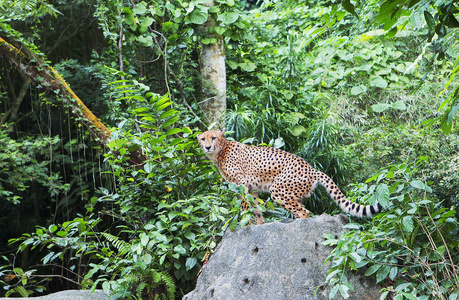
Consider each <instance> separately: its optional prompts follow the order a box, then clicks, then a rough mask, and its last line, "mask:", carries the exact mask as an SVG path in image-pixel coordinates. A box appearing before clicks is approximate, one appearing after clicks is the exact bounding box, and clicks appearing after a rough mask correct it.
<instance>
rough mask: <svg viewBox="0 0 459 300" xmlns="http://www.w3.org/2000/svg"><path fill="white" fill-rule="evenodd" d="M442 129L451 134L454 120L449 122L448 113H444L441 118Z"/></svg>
mask: <svg viewBox="0 0 459 300" xmlns="http://www.w3.org/2000/svg"><path fill="white" fill-rule="evenodd" d="M440 123H441V130H442V131H443V133H444V134H449V133H450V132H451V128H452V127H453V122H448V114H447V113H446V114H444V115H443V117H442V118H441V122H440Z"/></svg>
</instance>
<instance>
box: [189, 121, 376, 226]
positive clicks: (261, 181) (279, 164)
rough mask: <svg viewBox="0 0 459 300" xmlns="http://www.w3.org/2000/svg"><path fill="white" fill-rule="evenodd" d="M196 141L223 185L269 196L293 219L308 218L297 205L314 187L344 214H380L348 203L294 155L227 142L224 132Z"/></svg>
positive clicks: (209, 133) (325, 178) (372, 208)
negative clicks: (286, 210) (333, 201)
mask: <svg viewBox="0 0 459 300" xmlns="http://www.w3.org/2000/svg"><path fill="white" fill-rule="evenodd" d="M197 138H198V141H199V145H200V146H201V148H202V150H203V151H204V153H205V154H206V156H207V157H208V158H209V159H210V160H211V162H212V163H213V164H214V165H216V166H217V167H218V170H219V171H220V174H221V176H222V177H223V178H224V179H225V180H226V181H228V182H234V183H236V184H238V185H241V184H242V185H243V186H244V187H245V192H246V194H247V193H251V192H255V191H258V192H270V193H271V198H272V199H273V200H274V201H275V202H279V203H281V205H282V207H284V208H286V209H288V210H289V211H290V212H291V213H292V214H293V216H294V217H295V218H308V216H309V211H308V210H307V209H306V208H305V207H304V206H303V205H302V204H301V202H302V200H303V199H304V198H308V197H310V196H311V195H312V193H313V192H314V189H315V188H316V187H317V185H318V184H321V185H322V186H323V187H325V189H326V190H327V192H328V194H329V195H330V196H331V197H332V198H333V200H335V202H336V203H337V204H338V206H339V207H340V208H341V209H342V210H343V211H344V212H346V213H349V214H351V215H353V216H357V217H372V216H374V215H376V214H377V213H379V212H380V211H381V210H382V207H381V205H380V204H379V203H378V204H377V205H367V206H364V205H360V204H356V203H353V202H351V201H349V200H348V199H346V196H344V194H343V193H342V192H341V191H340V189H339V188H338V186H337V185H336V184H335V183H334V182H333V181H332V180H331V178H330V177H328V176H327V175H326V174H325V173H323V172H321V171H318V170H316V169H314V168H313V167H312V166H311V165H309V164H308V163H307V162H306V161H305V160H304V159H303V158H301V157H299V156H297V155H295V154H292V153H289V152H286V151H284V150H280V149H276V148H272V147H258V146H249V145H245V144H241V143H238V142H234V141H228V140H226V139H225V137H224V130H221V131H220V130H209V131H205V132H203V133H202V134H199V135H198V136H197ZM259 214H260V216H261V213H259ZM260 216H258V217H260ZM262 222H263V221H262V219H261V221H260V220H258V221H257V223H258V224H262Z"/></svg>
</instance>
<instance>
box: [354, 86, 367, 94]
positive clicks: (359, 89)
mask: <svg viewBox="0 0 459 300" xmlns="http://www.w3.org/2000/svg"><path fill="white" fill-rule="evenodd" d="M366 91H367V87H366V86H364V85H357V86H354V87H352V89H351V94H352V95H354V96H357V95H360V94H362V93H366Z"/></svg>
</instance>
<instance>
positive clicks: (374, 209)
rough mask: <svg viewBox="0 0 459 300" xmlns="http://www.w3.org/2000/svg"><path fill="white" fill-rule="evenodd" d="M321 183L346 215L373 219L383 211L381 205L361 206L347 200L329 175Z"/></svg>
mask: <svg viewBox="0 0 459 300" xmlns="http://www.w3.org/2000/svg"><path fill="white" fill-rule="evenodd" d="M324 175H325V174H324ZM327 179H328V180H327ZM319 181H320V183H321V185H322V186H324V187H325V189H326V190H327V192H328V194H329V195H330V197H332V198H333V200H335V202H336V203H337V204H338V206H339V207H340V208H341V209H342V210H343V211H344V212H345V213H348V214H350V215H353V216H356V217H359V218H371V217H373V216H375V215H377V214H378V213H379V212H380V211H381V210H382V206H381V204H379V203H377V204H376V205H361V204H357V203H354V202H351V201H350V200H348V199H347V198H346V196H344V194H343V193H342V192H341V191H340V189H339V188H338V186H337V185H336V184H335V183H334V182H333V181H332V180H331V179H330V177H328V176H327V175H325V176H324V178H320V180H319Z"/></svg>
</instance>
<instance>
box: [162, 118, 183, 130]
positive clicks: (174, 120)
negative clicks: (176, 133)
mask: <svg viewBox="0 0 459 300" xmlns="http://www.w3.org/2000/svg"><path fill="white" fill-rule="evenodd" d="M178 119H179V118H178V117H173V118H170V119H169V120H167V121H166V122H164V124H163V125H161V127H162V128H166V127H168V126H171V125H172V124H174V123H175V122H177V121H178Z"/></svg>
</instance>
